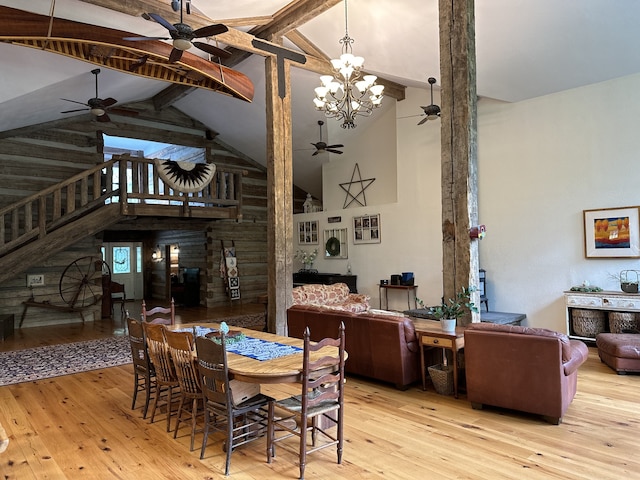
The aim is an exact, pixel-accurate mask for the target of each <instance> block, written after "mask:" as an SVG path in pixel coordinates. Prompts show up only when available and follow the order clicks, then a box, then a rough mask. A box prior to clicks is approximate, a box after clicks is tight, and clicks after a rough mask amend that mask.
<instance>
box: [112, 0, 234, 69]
mask: <svg viewBox="0 0 640 480" xmlns="http://www.w3.org/2000/svg"><path fill="white" fill-rule="evenodd" d="M186 3H187V6H186V9H187V13H188V14H190V13H191V2H190V1H189V0H187V1H186ZM171 8H173V10H174V11H178V9H179V10H180V22H178V23H174V24H171V23H170V22H169V21H168V20H165V19H164V18H162V17H161V16H160V15H158V14H157V13H143V14H142V16H143V17H144V18H145V19H147V20H153V21H155V22H158V23H159V24H160V25H162V26H163V27H164V28H166V29H167V30H168V31H169V35H170V37H125V38H124V40H129V41H139V40H171V39H173V50H171V53H170V54H169V62H171V63H175V62H177V61H178V60H180V58H182V52H184V51H185V50H188V49H189V48H191V46H192V45H193V46H194V47H196V48H199V49H200V50H202V51H204V52H207V53H209V54H211V55H214V56H216V57H220V58H229V57H230V56H231V53H229V52H227V51H226V50H223V49H222V48H218V47H216V46H215V45H210V44H208V43H204V42H194V41H193V40H194V39H196V38H202V37H213V36H215V35H218V34H220V33H224V32H226V31H228V30H229V29H228V28H227V26H226V25H222V24H221V23H217V24H214V25H209V26H206V27H202V28H198V29H197V30H194V29H193V28H191V27H190V26H189V25H187V24H186V23H184V22H183V10H184V8H183V1H182V0H180V2H179V3H178V1H177V0H173V1H172V2H171Z"/></svg>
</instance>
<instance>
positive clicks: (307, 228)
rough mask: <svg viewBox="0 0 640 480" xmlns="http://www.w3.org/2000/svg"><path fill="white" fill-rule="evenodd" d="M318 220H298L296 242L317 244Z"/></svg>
mask: <svg viewBox="0 0 640 480" xmlns="http://www.w3.org/2000/svg"><path fill="white" fill-rule="evenodd" d="M318 242H319V238H318V221H317V220H309V221H307V222H298V244H299V245H318Z"/></svg>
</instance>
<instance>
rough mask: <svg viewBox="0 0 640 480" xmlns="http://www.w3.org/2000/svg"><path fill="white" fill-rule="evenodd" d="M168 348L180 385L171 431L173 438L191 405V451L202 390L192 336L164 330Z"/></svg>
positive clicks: (187, 333) (188, 333)
mask: <svg viewBox="0 0 640 480" xmlns="http://www.w3.org/2000/svg"><path fill="white" fill-rule="evenodd" d="M164 335H165V338H166V339H167V345H168V346H169V353H170V354H171V358H172V359H173V366H174V368H175V370H176V376H177V377H178V383H179V384H180V405H179V406H178V414H177V416H176V417H177V421H176V427H175V429H174V431H173V438H176V436H177V435H178V428H180V422H181V421H182V415H183V413H184V412H185V411H186V410H187V408H188V404H189V403H191V408H190V412H191V415H190V418H191V447H190V450H191V451H193V442H194V440H195V436H196V430H197V416H198V411H199V410H200V408H199V405H201V404H202V389H201V388H200V378H199V377H200V374H199V372H198V366H197V363H196V358H195V352H194V348H195V346H194V344H193V334H192V333H191V332H172V331H170V330H166V331H165V332H164Z"/></svg>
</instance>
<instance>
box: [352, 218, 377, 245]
mask: <svg viewBox="0 0 640 480" xmlns="http://www.w3.org/2000/svg"><path fill="white" fill-rule="evenodd" d="M353 243H354V244H356V245H357V244H358V243H380V214H379V213H377V214H375V215H361V216H359V217H353Z"/></svg>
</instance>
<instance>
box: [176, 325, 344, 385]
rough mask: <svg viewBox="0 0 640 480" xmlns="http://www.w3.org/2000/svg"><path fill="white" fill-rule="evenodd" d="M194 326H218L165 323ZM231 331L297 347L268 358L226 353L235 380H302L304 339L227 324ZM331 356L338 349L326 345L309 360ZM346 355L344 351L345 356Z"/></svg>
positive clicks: (332, 367) (330, 369)
mask: <svg viewBox="0 0 640 480" xmlns="http://www.w3.org/2000/svg"><path fill="white" fill-rule="evenodd" d="M194 327H203V328H215V329H219V328H220V324H219V323H200V322H198V323H185V324H176V325H172V326H167V328H169V329H170V330H188V329H193V328H194ZM230 331H231V332H237V331H239V332H242V333H244V334H245V335H246V336H247V337H252V338H259V339H261V340H266V341H269V342H276V343H282V344H285V345H292V346H295V347H299V348H300V351H299V352H298V353H294V354H291V355H285V356H282V357H277V358H273V359H269V360H256V359H253V358H251V357H247V356H244V355H239V354H236V353H232V352H227V364H228V367H229V373H230V374H231V375H233V378H234V379H235V380H240V381H243V382H250V383H261V384H268V383H299V382H301V381H302V373H301V371H302V357H303V350H302V349H303V348H304V341H303V340H302V339H299V338H293V337H285V336H282V335H276V334H273V333H267V332H261V331H258V330H251V329H248V328H239V327H230ZM327 355H329V356H332V357H335V358H336V359H337V358H338V348H337V347H331V346H327V347H324V348H322V349H320V350H318V351H317V352H311V355H310V359H311V361H312V362H313V361H315V360H318V359H320V358H322V357H323V356H327ZM347 357H348V355H347V352H345V359H346V358H347ZM335 365H337V363H336V364H335ZM335 365H330V366H327V367H326V368H325V369H322V370H319V373H322V372H323V371H325V370H326V371H332V370H335Z"/></svg>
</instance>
